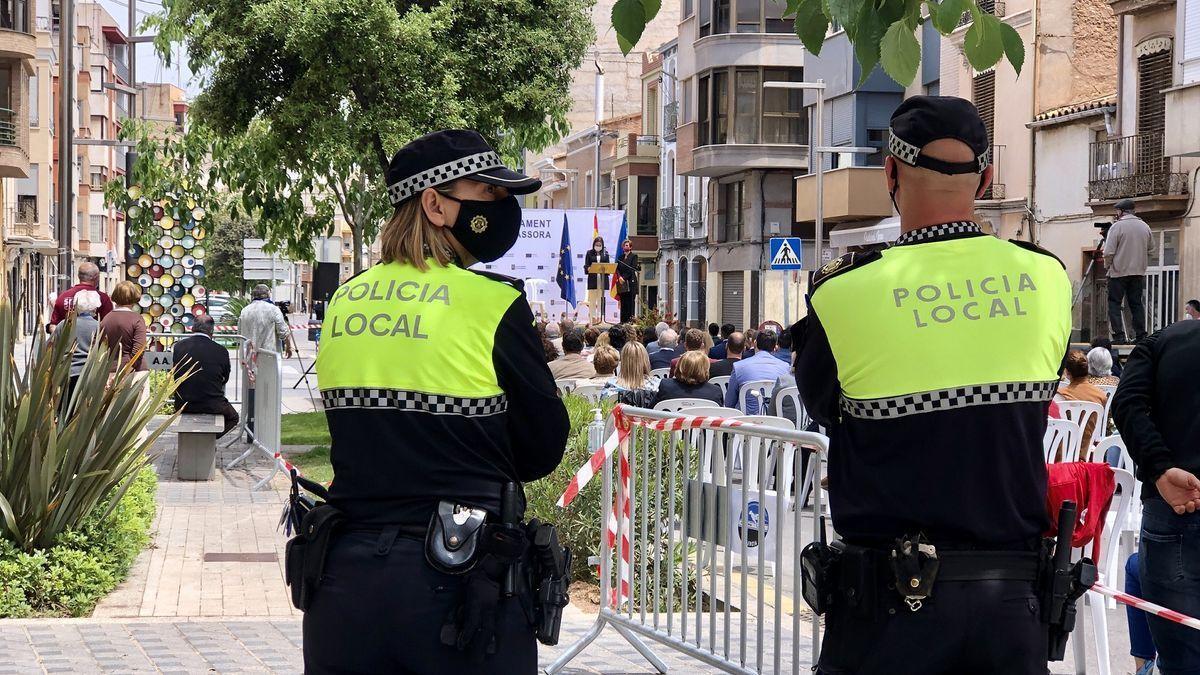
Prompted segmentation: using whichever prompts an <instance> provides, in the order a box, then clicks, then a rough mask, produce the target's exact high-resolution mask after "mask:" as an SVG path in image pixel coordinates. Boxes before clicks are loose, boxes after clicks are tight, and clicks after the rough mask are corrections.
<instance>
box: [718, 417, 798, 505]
mask: <svg viewBox="0 0 1200 675" xmlns="http://www.w3.org/2000/svg"><path fill="white" fill-rule="evenodd" d="M734 419H735V420H737V421H739V422H748V423H750V424H758V425H761V426H764V427H772V428H775V429H788V430H795V428H796V425H795V424H792V422H791V420H785V419H784V418H782V417H775V416H773V415H742V416H741V417H735V418H734ZM778 445H780V443H779V442H777V441H773V440H770V439H765V438H759V437H749V438H748V437H745V436H734V442H733V448H732V452H733V466H734V468H735V469H737V468H739V467H740V468H741V472H742V489H744V490H746V491H747V494H751V495H754V494H757V492H758V481H759V478H760V477H763V476H765V477H766V479H767V481H768V484H769V483H770V479H771V477H772V476H773V475H774V473H775V452H776V446H778ZM790 458H791V454H790V453H788V454H785V455H784V467H783V475H784V476H790V475H791V471H792V467H793V462H792V461H790ZM759 462H766V466H765V467H762V466H760V465H759ZM765 494H767V495H770V496H771V497H772V498H773V497H774V496H775V494H774V491H773V490H766V491H765ZM784 496H785V498H790V496H791V495H790V494H788V493H785V494H784Z"/></svg>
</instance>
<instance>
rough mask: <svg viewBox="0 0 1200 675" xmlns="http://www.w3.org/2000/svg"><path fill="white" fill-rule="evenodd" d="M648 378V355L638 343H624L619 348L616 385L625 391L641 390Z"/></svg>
mask: <svg viewBox="0 0 1200 675" xmlns="http://www.w3.org/2000/svg"><path fill="white" fill-rule="evenodd" d="M649 377H650V354H649V353H647V352H646V347H645V345H643V344H642V343H640V342H626V343H625V346H624V347H621V374H620V375H618V376H617V384H619V385H620V386H622V387H625V388H626V389H641V388H642V387H644V386H646V380H647V379H648V378H649Z"/></svg>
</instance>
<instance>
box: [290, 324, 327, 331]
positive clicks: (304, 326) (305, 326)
mask: <svg viewBox="0 0 1200 675" xmlns="http://www.w3.org/2000/svg"><path fill="white" fill-rule="evenodd" d="M291 327H292V328H294V329H296V330H308V329H309V328H320V327H321V324H320V323H319V322H318V323H296V324H292V326H291Z"/></svg>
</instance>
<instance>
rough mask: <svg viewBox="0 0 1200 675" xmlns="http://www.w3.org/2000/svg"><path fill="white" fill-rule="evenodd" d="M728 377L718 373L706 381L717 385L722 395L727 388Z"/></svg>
mask: <svg viewBox="0 0 1200 675" xmlns="http://www.w3.org/2000/svg"><path fill="white" fill-rule="evenodd" d="M729 377H730V376H729V375H718V376H716V377H710V378H708V381H709V382H710V383H712V384H715V385H717V386H718V387H720V388H721V396H722V397H724V396H725V392H726V390H728V389H729Z"/></svg>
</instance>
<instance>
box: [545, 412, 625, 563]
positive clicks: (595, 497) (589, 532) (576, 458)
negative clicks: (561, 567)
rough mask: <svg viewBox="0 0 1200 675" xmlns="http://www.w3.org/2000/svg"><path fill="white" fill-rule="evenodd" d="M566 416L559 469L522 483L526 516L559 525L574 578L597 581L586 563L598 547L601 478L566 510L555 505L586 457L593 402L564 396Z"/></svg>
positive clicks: (597, 550) (593, 482)
mask: <svg viewBox="0 0 1200 675" xmlns="http://www.w3.org/2000/svg"><path fill="white" fill-rule="evenodd" d="M563 403H565V404H566V406H567V415H568V416H569V417H570V420H571V432H570V434H569V435H568V436H567V448H566V451H565V452H564V453H563V460H562V462H559V465H558V468H556V469H555V470H554V472H553V473H551V474H550V475H549V476H546V477H545V478H542V479H541V480H536V481H534V482H532V483H529V484H527V485H526V486H525V497H526V499H527V500H528V507H527V509H526V514H527V517H528V518H537V519H539V520H542V521H546V522H551V523H554V524H555V525H556V526H558V536H559V539H560V540H561V541H562V543H563V545H565V546H569V547H571V551H572V553H573V554H574V561H573V563H572V570H571V571H572V574H571V576H572V578H573V579H575V580H577V581H592V582H594V581H596V580H597V577H596V570H595V569H594V568H592V567H590V566H589V565H588V564H587V559H588V557H589V556H592V555H596V554H597V553H598V552H599V550H600V548H599V547H600V512H601V504H600V501H601V500H600V489H601V487H602V481H601V477H600V476H598V475H597V476H596V477H595V478H594V479H592V481H591V482H590V483H588V485H587V487H585V488H584V489H583V490H582V491H581V492H580V493H579V496H577V497H576V498H575V500H574V501H572V502H571V504H570V505H569V506H567V508H565V509H560V508H559V507H558V504H557V502H558V498H559V496H560V495H562V493H563V490H565V489H566V487H567V483H569V482H570V481H571V476H574V475H575V472H576V471H578V470H579V467H580V466H582V465H583V463H584V462H585V461H587V459H588V457H589V453H588V448H587V441H588V434H587V427H588V423H589V422H591V421H592V418H593V416H594V413H593V411H594V410H595V408H596V404H595V403H592V402H591V401H588V400H587V399H585V398H582V397H580V396H572V395H567V396H564V397H563ZM602 406H603V413H602V414H603V415H604V417H605V418H607V417H608V413H609V412H611V411H612V403H604V404H602Z"/></svg>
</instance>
